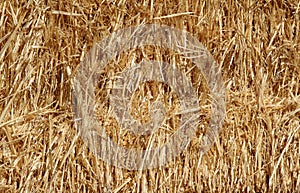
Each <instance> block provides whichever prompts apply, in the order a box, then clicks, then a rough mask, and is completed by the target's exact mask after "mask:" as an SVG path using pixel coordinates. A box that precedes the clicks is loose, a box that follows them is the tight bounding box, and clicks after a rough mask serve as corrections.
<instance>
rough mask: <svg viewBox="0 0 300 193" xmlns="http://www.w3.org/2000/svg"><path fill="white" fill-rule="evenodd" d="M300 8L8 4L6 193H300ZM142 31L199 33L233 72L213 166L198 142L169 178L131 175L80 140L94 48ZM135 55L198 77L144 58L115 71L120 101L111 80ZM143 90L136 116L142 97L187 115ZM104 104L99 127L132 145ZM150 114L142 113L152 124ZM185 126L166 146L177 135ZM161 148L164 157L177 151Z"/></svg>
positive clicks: (3, 106)
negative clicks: (85, 71)
mask: <svg viewBox="0 0 300 193" xmlns="http://www.w3.org/2000/svg"><path fill="white" fill-rule="evenodd" d="M299 5H300V3H299V1H294V0H285V1H283V0H279V1H273V0H270V1H259V0H257V1H254V0H248V1H226V2H225V1H213V0H210V1H206V2H198V1H182V0H178V1H168V2H167V1H160V2H154V1H148V0H143V1H140V2H135V1H128V2H126V1H116V2H113V1H111V2H105V1H104V2H101V3H100V2H98V1H91V2H89V1H85V0H81V1H78V2H76V3H75V2H74V1H69V0H67V1H44V2H42V1H28V2H27V1H7V0H4V1H1V2H0V26H1V27H0V61H1V63H0V192H33V191H37V192H44V191H45V192H204V191H206V192H232V191H238V192H274V191H279V190H280V191H281V192H297V191H300V159H299V157H300V134H299V128H300V126H299V125H300V119H299V117H300V110H299V109H300V88H299V85H300V65H299V64H300V54H299V53H300V49H299V48H300V46H299V45H300V34H299V32H300V19H299ZM141 23H155V24H165V25H169V26H173V27H176V28H178V29H184V30H187V31H189V32H190V33H191V34H192V35H193V36H194V37H197V38H198V39H199V41H201V42H202V43H203V44H204V45H205V46H206V47H207V49H208V50H209V51H210V52H211V53H212V55H213V56H214V57H215V60H216V61H217V63H218V65H219V67H220V69H222V75H223V79H224V80H225V84H226V101H227V102H226V109H227V110H226V112H227V113H226V118H225V121H224V124H223V129H222V132H221V134H220V137H219V140H218V141H217V142H216V143H215V145H214V146H213V147H212V148H211V149H210V151H209V152H208V153H207V154H204V155H203V156H200V155H199V149H200V142H199V140H197V139H194V140H193V141H192V143H191V144H190V145H189V147H188V148H187V150H186V151H185V152H183V153H182V154H180V155H179V156H178V157H177V158H176V159H175V161H174V162H171V163H170V164H169V165H167V166H166V167H162V168H157V169H152V170H145V171H128V170H125V169H119V168H116V167H113V166H110V165H107V164H106V163H104V162H103V161H102V160H101V159H98V158H97V157H95V156H94V154H93V153H92V152H90V151H89V150H88V148H87V147H86V146H85V145H84V143H83V141H82V139H81V138H80V137H79V136H78V135H77V132H76V129H75V125H74V119H73V111H72V86H73V85H72V84H73V83H72V81H73V78H74V76H75V73H76V70H77V68H78V66H79V64H80V61H83V59H84V56H85V55H86V54H87V52H88V50H89V49H90V48H91V46H92V45H93V43H94V42H98V41H100V40H101V39H102V38H104V37H106V36H108V35H110V34H111V33H112V32H114V31H116V30H118V29H122V28H124V27H128V26H135V25H139V24H141ZM163 53H165V54H166V55H168V57H165V55H164V54H163ZM133 55H135V57H136V58H137V60H140V59H141V57H142V56H147V57H149V58H153V57H155V58H158V59H159V58H160V59H163V60H166V61H171V60H172V59H173V60H174V61H177V65H178V67H179V68H180V69H181V70H182V71H184V72H188V71H189V69H190V67H191V64H188V65H186V66H184V65H183V64H184V63H188V61H180V58H178V55H176V53H173V52H172V51H170V50H156V48H152V47H147V48H145V49H144V50H143V49H141V50H137V51H136V52H135V51H134V50H133V51H131V52H130V53H128V55H124V56H120V57H119V58H118V61H115V62H112V63H111V64H110V65H109V66H108V67H107V68H106V69H105V71H104V73H103V77H104V78H103V79H101V80H100V83H99V88H98V89H99V91H103V90H107V89H108V87H107V86H109V81H110V80H109V77H113V76H114V75H115V74H117V73H118V72H120V71H121V70H122V69H124V68H125V67H126V66H128V65H129V62H128V61H131V60H130V59H131V58H130V57H133ZM190 74H191V75H190V78H191V79H193V83H194V85H193V86H194V87H195V88H196V87H197V88H200V89H199V93H198V94H199V97H200V94H201V93H202V92H203V93H205V92H204V91H207V88H206V86H205V83H203V78H202V77H201V75H200V73H199V72H197V71H193V72H191V73H190ZM105 77H106V78H105ZM193 77H194V78H193ZM195 77H196V78H195ZM201 82H202V83H201ZM141 88H144V89H140V90H139V93H137V95H136V96H135V97H136V100H137V102H136V106H140V105H141V104H140V103H138V98H139V97H146V98H147V96H148V94H147V93H149V92H151V91H152V92H153V93H157V92H154V91H156V90H157V91H159V92H158V93H157V94H153V95H155V96H154V98H153V99H151V100H156V99H157V98H159V97H161V95H162V94H163V92H162V91H165V95H164V97H165V98H163V97H161V98H160V100H162V101H163V100H165V101H170V103H169V106H168V109H167V111H168V113H171V112H173V111H172V110H174V109H172V108H175V109H176V96H173V94H172V92H171V91H170V90H168V87H166V86H164V85H159V84H152V83H149V84H148V85H146V86H144V87H141ZM101 89H102V90H101ZM99 93H100V94H99ZM99 93H98V94H99V95H98V99H99V103H100V104H103V106H99V108H102V109H101V110H99V111H98V114H97V117H98V118H99V119H100V120H101V119H103V120H104V123H103V124H107V125H108V126H107V128H106V130H107V132H108V133H109V135H110V136H111V137H112V138H117V137H120V136H118V135H116V134H118V133H119V132H118V131H117V129H118V127H117V126H115V127H114V123H113V121H111V122H108V121H109V120H110V119H109V117H107V114H106V113H105V112H106V111H107V110H108V109H107V94H105V92H99ZM201 96H202V98H201V100H200V101H201V102H203V104H202V105H204V106H205V105H206V106H208V107H207V108H205V109H204V110H203V112H202V113H203V114H204V115H206V116H203V120H202V122H201V125H200V126H199V128H200V127H201V128H206V127H207V122H208V120H209V119H208V117H209V109H210V108H209V104H207V103H206V102H204V101H206V99H207V100H208V97H207V96H206V95H205V94H204V95H201ZM151 100H150V99H149V101H151ZM151 102H153V101H151ZM101 112H102V113H101ZM145 112H146V110H143V109H140V111H137V112H134V113H136V117H139V116H140V117H141V118H142V119H145V120H146V119H148V118H149V117H147V116H149V115H147V114H146V113H145ZM105 116H106V117H105ZM176 116H177V115H174V116H173V117H172V118H170V120H169V122H168V124H166V126H165V128H164V129H165V130H162V131H161V135H163V136H165V135H170V134H172V132H174V131H173V130H174V128H176V124H177V121H178V120H177V118H176ZM114 129H116V130H114ZM122 135H123V136H124V137H123V140H124V141H123V142H122V143H123V145H125V146H126V145H132V146H140V147H141V148H147V140H148V138H147V137H145V138H142V139H137V138H135V137H134V136H130V135H129V134H126V133H124V134H122ZM157 136H158V137H157V138H156V139H155V140H156V144H154V145H159V143H160V142H163V140H165V139H164V138H163V139H160V138H159V136H160V135H157ZM197 136H198V137H200V136H201V132H200V131H199V132H198V133H197ZM145 141H146V142H145Z"/></svg>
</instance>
